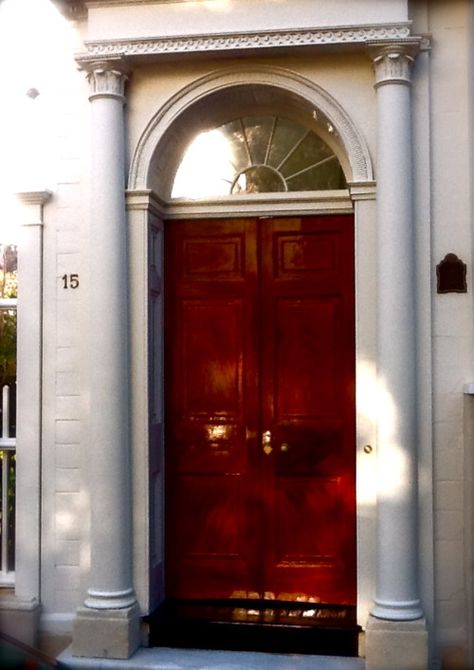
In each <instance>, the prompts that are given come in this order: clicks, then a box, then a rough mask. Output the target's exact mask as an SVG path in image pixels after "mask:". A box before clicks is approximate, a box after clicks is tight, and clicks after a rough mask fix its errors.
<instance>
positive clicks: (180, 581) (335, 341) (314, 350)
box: [165, 216, 356, 604]
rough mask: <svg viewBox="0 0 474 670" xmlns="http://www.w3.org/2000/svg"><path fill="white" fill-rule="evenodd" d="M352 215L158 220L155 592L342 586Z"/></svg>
mask: <svg viewBox="0 0 474 670" xmlns="http://www.w3.org/2000/svg"><path fill="white" fill-rule="evenodd" d="M353 251H354V244H353V219H352V216H326V217H311V218H310V217H305V218H285V219H278V218H275V219H262V220H259V219H257V220H256V219H239V220H226V221H217V220H209V221H179V222H173V223H170V224H168V226H167V229H166V236H165V258H166V261H165V304H166V311H165V333H166V342H165V360H166V363H165V374H166V384H165V389H166V452H167V475H166V491H167V496H166V554H167V558H166V561H167V563H166V575H167V577H166V580H167V595H168V597H176V598H196V599H198V598H199V599H201V598H215V599H217V598H219V599H221V598H232V597H234V598H235V597H238V598H245V597H248V598H255V597H260V598H276V599H281V600H295V599H309V598H311V599H315V600H317V601H318V600H320V601H321V602H328V603H341V604H342V603H354V602H355V574H356V571H355V444H354V441H355V410H354V378H355V373H354V358H355V354H354V339H355V334H354V262H353V255H354V254H353Z"/></svg>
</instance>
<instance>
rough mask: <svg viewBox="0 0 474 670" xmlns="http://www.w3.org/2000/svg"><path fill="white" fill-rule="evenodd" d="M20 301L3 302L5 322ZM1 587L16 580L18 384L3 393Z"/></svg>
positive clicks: (0, 434) (0, 305) (0, 436)
mask: <svg viewBox="0 0 474 670" xmlns="http://www.w3.org/2000/svg"><path fill="white" fill-rule="evenodd" d="M16 306H17V301H16V299H12V298H2V299H0V311H1V312H2V313H3V314H2V319H5V317H7V318H9V319H10V320H11V321H16ZM1 394H2V395H1V404H0V410H1V419H2V420H1V432H0V586H10V585H13V584H14V580H15V468H16V458H15V457H16V381H11V382H10V383H8V384H5V385H4V386H3V388H2V389H1Z"/></svg>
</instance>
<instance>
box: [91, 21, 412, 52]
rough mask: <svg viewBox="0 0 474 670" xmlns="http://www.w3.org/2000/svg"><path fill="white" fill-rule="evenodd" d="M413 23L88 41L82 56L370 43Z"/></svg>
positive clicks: (397, 35) (403, 35) (394, 36)
mask: <svg viewBox="0 0 474 670" xmlns="http://www.w3.org/2000/svg"><path fill="white" fill-rule="evenodd" d="M410 25H411V24H410V23H409V22H403V23H388V24H371V25H364V26H334V27H327V28H326V27H325V28H318V29H307V28H301V29H297V30H272V31H259V32H239V33H214V34H206V35H183V36H173V37H151V38H148V39H145V38H131V39H119V40H100V41H86V42H85V46H86V49H87V52H86V53H84V54H81V55H80V56H79V59H80V60H82V61H84V60H85V59H87V58H88V59H99V58H102V57H104V56H111V57H132V56H142V57H143V56H160V55H165V54H187V53H190V54H192V53H202V52H208V51H243V50H246V49H278V48H288V47H314V46H326V45H332V46H337V45H354V46H356V45H360V46H364V45H367V44H368V43H369V42H374V41H401V40H404V39H410Z"/></svg>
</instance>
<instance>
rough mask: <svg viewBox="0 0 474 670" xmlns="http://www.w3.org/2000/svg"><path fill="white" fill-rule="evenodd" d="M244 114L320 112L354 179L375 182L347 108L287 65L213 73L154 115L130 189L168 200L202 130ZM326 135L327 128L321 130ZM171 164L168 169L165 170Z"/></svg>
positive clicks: (303, 117)
mask: <svg viewBox="0 0 474 670" xmlns="http://www.w3.org/2000/svg"><path fill="white" fill-rule="evenodd" d="M236 105H238V109H239V113H241V112H242V111H245V110H246V109H248V110H253V111H254V112H255V110H256V109H257V110H264V109H266V108H269V109H275V105H276V106H277V107H278V108H279V109H283V110H285V111H286V112H287V113H288V114H290V115H291V116H293V117H294V118H295V119H296V120H300V121H302V122H303V123H305V124H306V125H311V124H313V125H316V122H315V117H316V116H317V115H318V114H320V115H322V116H323V118H326V119H327V120H328V121H330V123H331V125H332V126H333V127H334V129H335V134H334V135H333V136H331V135H330V134H329V133H326V136H325V137H323V139H325V140H327V141H328V143H329V144H330V145H331V146H332V148H333V150H334V151H335V153H336V154H337V156H338V158H339V161H340V162H341V165H342V167H343V170H344V173H345V177H346V180H347V182H348V183H351V184H354V183H357V184H365V183H372V180H373V171H372V163H371V158H370V154H369V150H368V147H367V144H366V142H365V139H364V138H363V136H362V135H361V133H360V132H359V130H358V129H357V127H356V126H355V124H354V122H353V121H352V119H351V118H350V116H349V115H348V114H347V112H346V111H345V110H344V108H343V107H342V106H341V105H340V104H339V103H338V102H337V100H335V98H333V97H332V96H331V95H330V94H329V93H328V92H327V91H325V90H324V89H322V88H321V87H320V86H318V85H317V84H315V83H314V82H312V81H310V80H309V79H307V78H305V77H302V76H301V75H299V74H297V73H295V72H293V71H291V70H286V69H283V68H277V67H272V66H258V67H257V66H255V67H249V68H245V69H243V68H236V67H231V68H227V69H221V70H218V71H216V72H213V73H211V74H209V75H206V76H205V77H202V78H201V79H199V80H197V81H195V82H193V83H192V84H190V85H189V86H187V87H186V88H184V89H182V90H181V91H179V92H178V93H177V94H175V95H174V96H173V97H172V98H171V99H170V100H169V101H168V103H167V104H166V105H164V106H163V107H162V109H160V110H159V111H158V112H157V113H156V114H155V116H154V117H153V118H152V119H151V121H150V123H149V124H148V126H147V128H146V129H145V131H144V132H143V134H142V137H141V138H140V140H139V142H138V145H137V148H136V151H135V154H134V156H133V159H132V163H131V167H130V175H129V183H128V188H129V189H130V190H140V189H147V188H151V189H152V190H153V191H154V192H155V193H156V194H157V195H159V197H160V198H161V199H164V200H167V198H168V197H169V191H170V178H171V177H170V175H171V176H172V175H174V171H175V170H176V167H177V164H178V161H179V158H180V157H181V155H182V152H183V151H184V147H185V146H186V144H187V142H189V141H190V139H191V138H192V137H193V136H194V135H195V134H196V133H197V132H199V131H200V130H203V129H205V128H208V127H212V125H217V124H218V123H222V122H224V121H225V120H228V115H229V114H230V113H232V112H231V110H234V112H235V109H236ZM318 132H319V133H320V134H324V130H323V129H322V127H321V126H320V127H319V128H318ZM165 166H166V169H164V168H165Z"/></svg>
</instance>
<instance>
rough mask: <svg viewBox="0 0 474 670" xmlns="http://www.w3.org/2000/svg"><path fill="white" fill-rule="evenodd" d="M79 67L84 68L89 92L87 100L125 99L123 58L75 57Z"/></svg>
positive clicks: (126, 69) (125, 73)
mask: <svg viewBox="0 0 474 670" xmlns="http://www.w3.org/2000/svg"><path fill="white" fill-rule="evenodd" d="M77 62H78V64H79V68H80V69H81V70H85V72H86V76H87V80H88V82H89V85H90V88H91V92H90V94H89V100H91V101H92V100H94V99H97V98H115V99H117V100H121V101H122V102H124V101H125V82H126V81H127V78H128V77H127V71H128V67H127V65H126V62H125V61H124V59H123V58H110V57H109V58H104V59H101V60H89V59H84V58H81V57H79V58H77Z"/></svg>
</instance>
